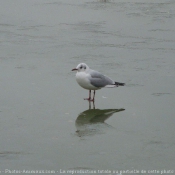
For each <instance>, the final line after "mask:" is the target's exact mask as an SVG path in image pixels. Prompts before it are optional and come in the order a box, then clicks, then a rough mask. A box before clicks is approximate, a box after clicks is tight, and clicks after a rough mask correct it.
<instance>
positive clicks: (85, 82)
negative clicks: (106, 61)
mask: <svg viewBox="0 0 175 175" xmlns="http://www.w3.org/2000/svg"><path fill="white" fill-rule="evenodd" d="M89 78H90V75H89V74H87V73H86V72H77V73H76V80H77V83H78V84H79V85H80V86H81V87H82V88H84V89H88V90H97V89H100V88H97V87H95V86H93V85H92V84H91V83H90V80H89Z"/></svg>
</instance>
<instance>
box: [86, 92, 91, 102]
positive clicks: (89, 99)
mask: <svg viewBox="0 0 175 175" xmlns="http://www.w3.org/2000/svg"><path fill="white" fill-rule="evenodd" d="M84 100H88V101H91V90H89V98H84Z"/></svg>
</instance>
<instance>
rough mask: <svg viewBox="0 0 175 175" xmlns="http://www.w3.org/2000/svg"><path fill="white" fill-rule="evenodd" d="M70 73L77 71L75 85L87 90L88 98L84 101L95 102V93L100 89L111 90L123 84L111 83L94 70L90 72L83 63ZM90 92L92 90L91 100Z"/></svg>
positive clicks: (111, 81) (110, 80) (109, 79)
mask: <svg viewBox="0 0 175 175" xmlns="http://www.w3.org/2000/svg"><path fill="white" fill-rule="evenodd" d="M72 71H77V73H76V80H77V83H78V84H79V85H80V86H81V87H82V88H84V89H87V90H89V97H88V98H85V99H84V100H88V101H93V102H94V100H95V91H96V90H99V89H101V88H104V87H106V88H113V87H118V86H124V85H125V83H119V82H115V81H113V80H112V79H111V78H109V77H107V76H105V75H103V74H101V73H100V72H98V71H96V70H92V69H90V68H89V66H88V65H87V64H85V63H80V64H78V65H77V67H76V68H74V69H72ZM91 90H94V95H93V98H91Z"/></svg>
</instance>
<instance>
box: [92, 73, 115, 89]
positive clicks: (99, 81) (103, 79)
mask: <svg viewBox="0 0 175 175" xmlns="http://www.w3.org/2000/svg"><path fill="white" fill-rule="evenodd" d="M89 74H90V75H91V76H90V82H91V84H92V85H93V86H95V87H99V88H100V87H105V86H106V85H114V84H115V82H114V81H113V80H111V79H110V78H109V77H107V76H105V75H103V74H101V73H100V72H97V71H94V70H90V71H89Z"/></svg>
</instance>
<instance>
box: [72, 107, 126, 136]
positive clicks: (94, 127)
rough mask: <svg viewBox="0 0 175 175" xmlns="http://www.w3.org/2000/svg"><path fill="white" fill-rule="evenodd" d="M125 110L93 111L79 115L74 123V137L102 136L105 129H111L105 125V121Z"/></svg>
mask: <svg viewBox="0 0 175 175" xmlns="http://www.w3.org/2000/svg"><path fill="white" fill-rule="evenodd" d="M124 110H125V109H95V105H94V104H93V109H91V108H89V109H88V110H86V111H84V112H82V113H80V114H79V116H78V117H77V119H76V121H75V126H76V128H77V131H76V135H77V136H79V137H83V136H93V135H95V134H103V133H104V132H105V130H106V129H108V128H112V126H110V125H108V124H107V123H105V120H107V119H108V118H110V117H111V116H112V115H113V114H114V113H116V112H120V111H124Z"/></svg>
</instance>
